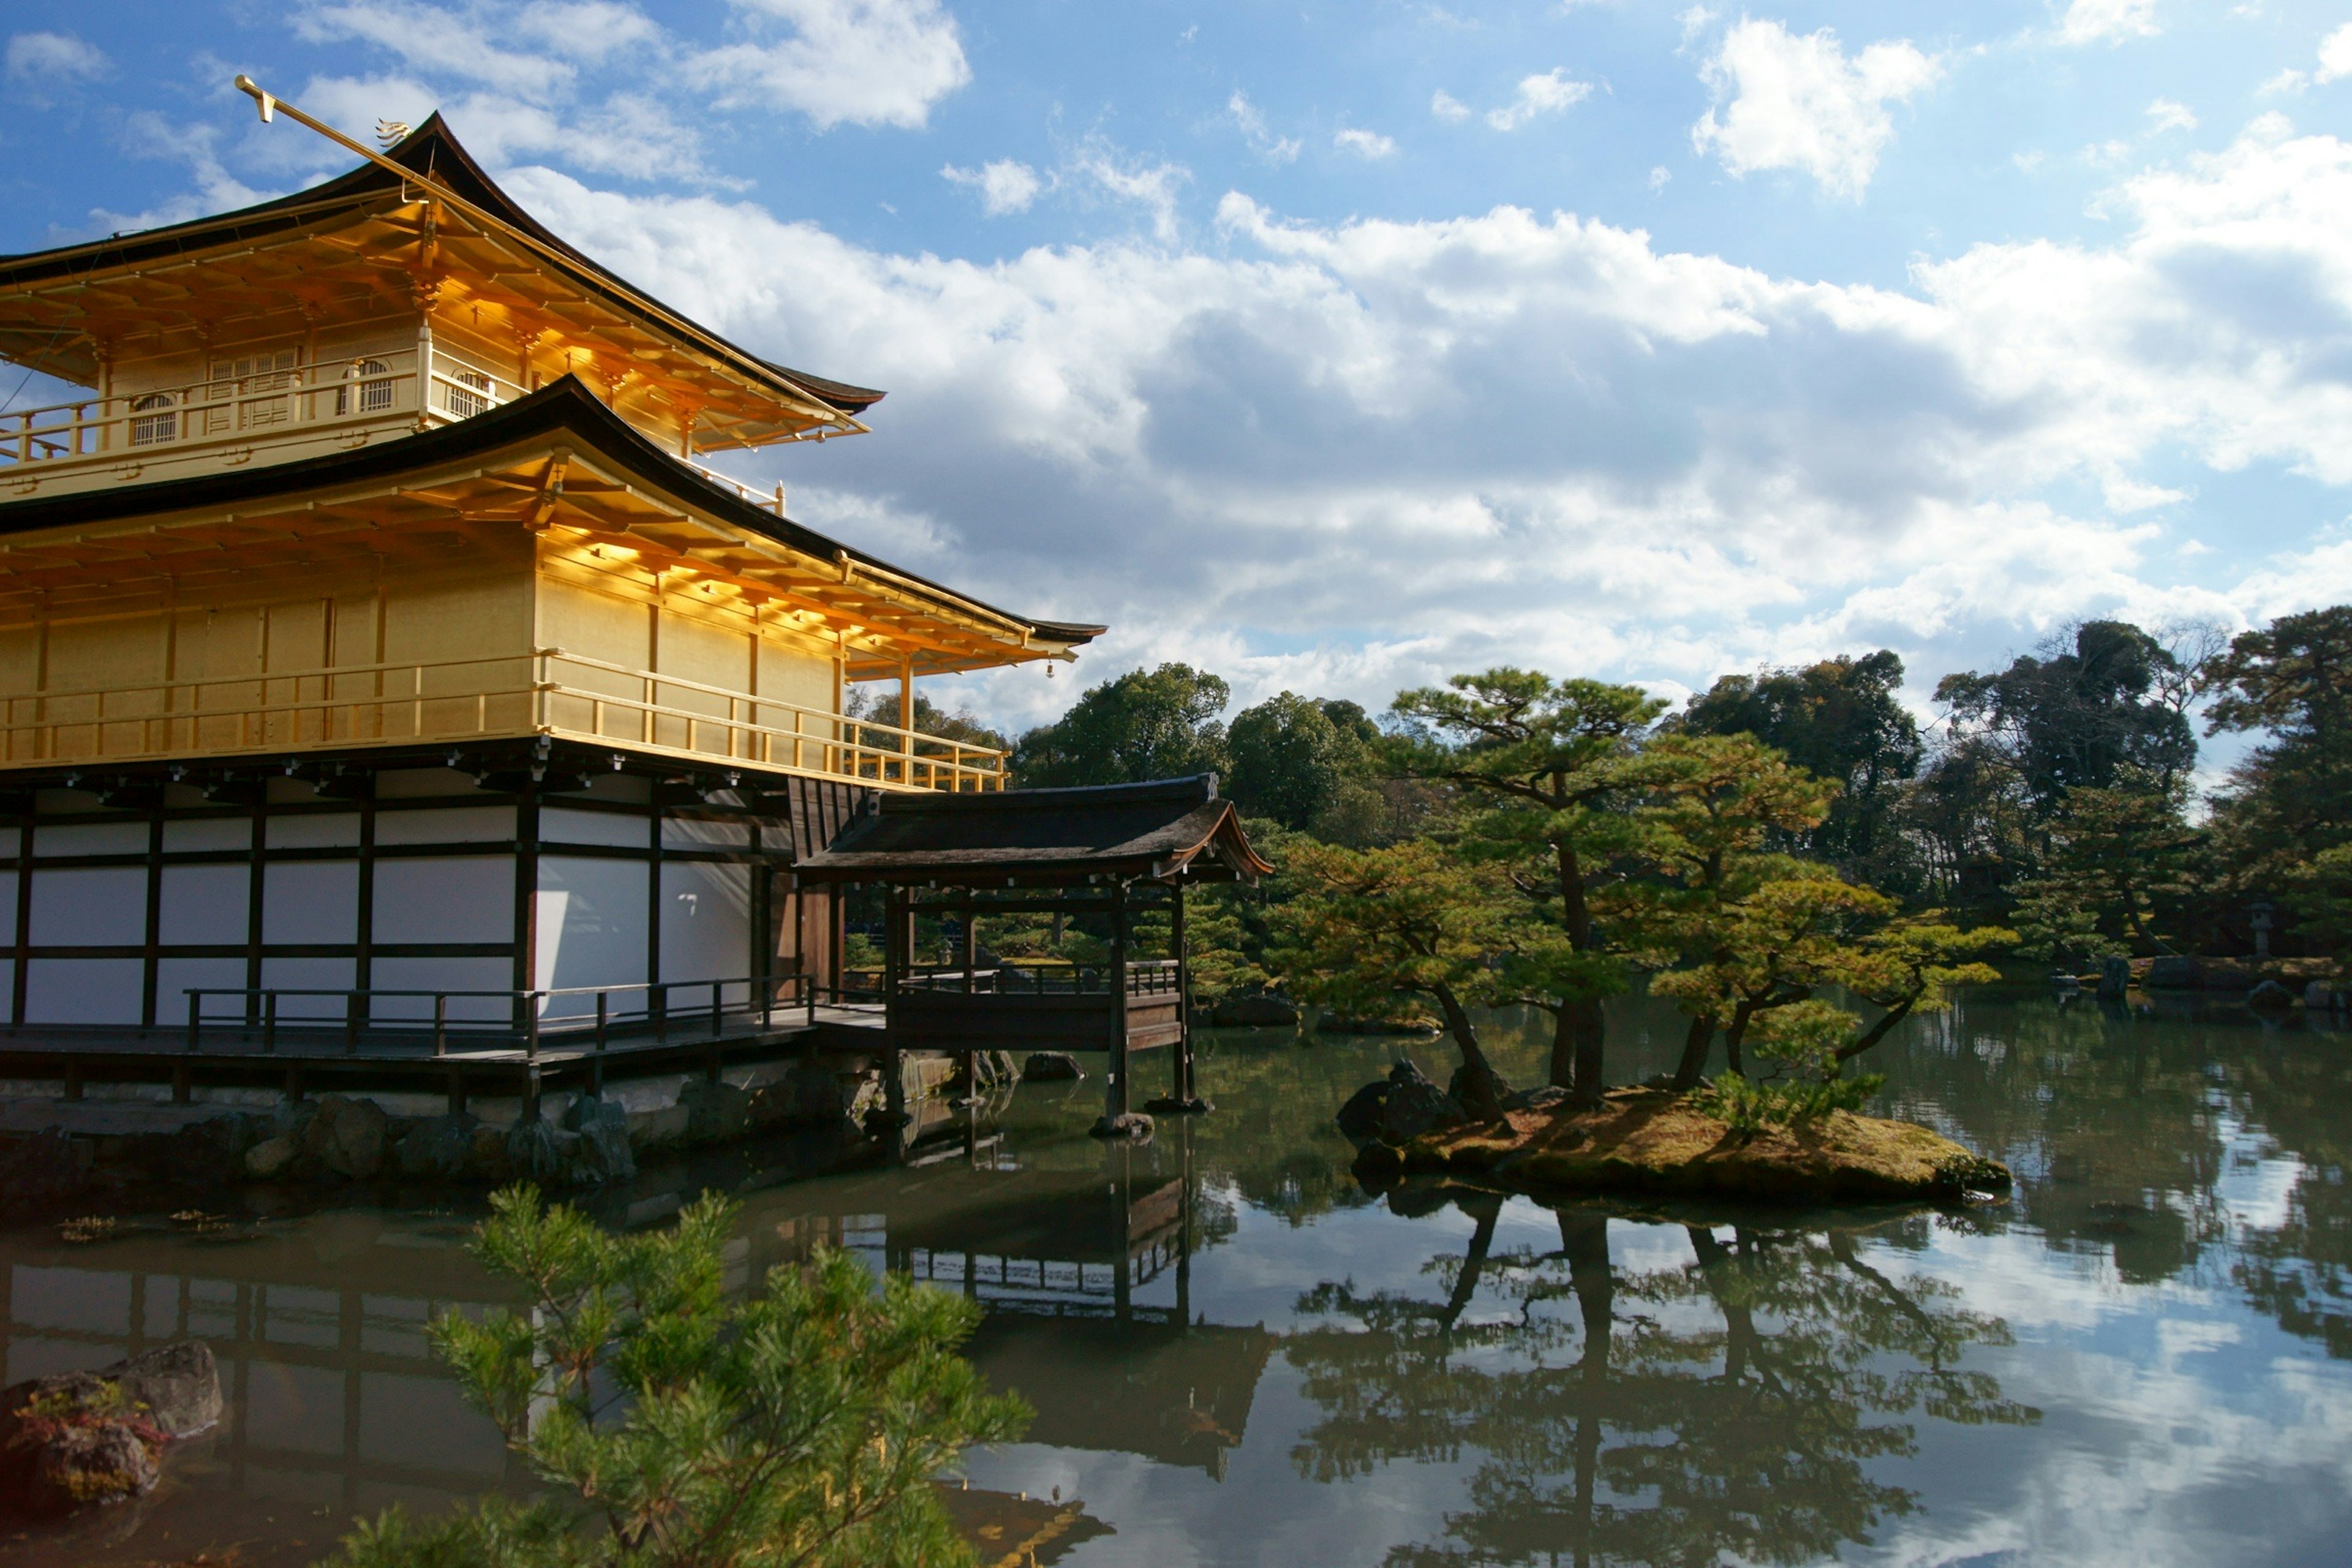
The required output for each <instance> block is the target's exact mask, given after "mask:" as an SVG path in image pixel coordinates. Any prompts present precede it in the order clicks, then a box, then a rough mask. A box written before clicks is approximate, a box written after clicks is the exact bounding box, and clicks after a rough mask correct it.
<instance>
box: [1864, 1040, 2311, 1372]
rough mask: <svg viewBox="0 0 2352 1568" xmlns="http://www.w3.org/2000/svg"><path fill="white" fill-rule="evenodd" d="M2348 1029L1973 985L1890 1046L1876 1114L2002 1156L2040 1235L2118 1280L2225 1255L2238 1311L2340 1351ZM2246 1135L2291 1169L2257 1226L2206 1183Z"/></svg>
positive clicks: (2161, 1275) (2183, 1269)
mask: <svg viewBox="0 0 2352 1568" xmlns="http://www.w3.org/2000/svg"><path fill="white" fill-rule="evenodd" d="M2346 1045H2347V1041H2346V1038H2345V1037H2344V1036H2343V1035H2342V1034H2341V1033H2340V1032H2329V1031H2323V1030H2319V1029H2315V1028H2313V1027H2311V1026H2308V1025H2307V1024H2306V1023H2305V1021H2304V1020H2302V1019H2299V1018H2293V1017H2291V1018H2289V1019H2287V1020H2286V1021H2285V1023H2284V1026H2281V1025H2279V1024H2276V1023H2260V1022H2257V1021H2255V1020H2254V1019H2253V1018H2252V1016H2250V1015H2248V1014H2246V1013H2244V1012H2242V1011H2239V1012H2234V1013H2231V1012H2223V1011H2221V1009H2220V1008H2219V1007H2218V1006H2214V1005H2210V1004H2200V1011H2199V1012H2197V1013H2191V1012H2190V1011H2189V1005H2187V1004H2185V1003H2179V1002H2172V1001H2171V1000H2170V999H2168V1002H2167V1005H2166V1010H2165V1012H2163V1013H2160V1014H2158V1015H2155V1016H2150V1015H2148V1014H2146V1013H2141V1012H2137V1011H2132V1012H2126V1011H2124V1010H2122V1009H2120V1008H2116V1009H2101V1008H2099V1007H2098V1006H2096V1005H2093V1004H2091V1003H2089V1002H2087V1001H2084V1002H2078V1003H2076V1004H2074V1005H2070V1006H2063V1007H2062V1006H2059V1005H2055V1004H2053V1002H2051V1001H2050V1000H2048V999H2046V998H2035V999H2032V1000H2022V1001H2021V1000H2020V999H2018V998H2015V997H2002V996H1998V995H1992V996H1972V997H1969V998H1966V999H1964V1001H1963V1003H1962V1005H1961V1006H1960V1007H1959V1008H1958V1009H1957V1010H1956V1011H1955V1012H1954V1013H1952V1014H1949V1015H1947V1016H1944V1017H1942V1018H1939V1019H1934V1020H1929V1021H1928V1022H1927V1024H1926V1025H1924V1026H1922V1027H1921V1028H1919V1029H1918V1030H1916V1031H1914V1032H1913V1033H1912V1034H1911V1035H1910V1037H1909V1038H1908V1039H1907V1041H1906V1044H1905V1047H1904V1048H1903V1051H1902V1054H1901V1057H1900V1058H1899V1059H1898V1060H1895V1061H1894V1062H1892V1063H1890V1064H1889V1065H1890V1066H1891V1067H1892V1068H1893V1069H1894V1072H1893V1077H1894V1080H1895V1081H1894V1084H1893V1100H1894V1113H1895V1114H1896V1115H1902V1116H1910V1117H1914V1118H1916V1120H1919V1121H1927V1122H1928V1123H1929V1124H1930V1125H1937V1126H1942V1127H1944V1128H1945V1129H1946V1130H1947V1131H1950V1132H1951V1133H1952V1134H1953V1135H1954V1136H1956V1137H1958V1138H1959V1139H1961V1140H1962V1141H1963V1142H1967V1143H1969V1145H1970V1146H1972V1147H1975V1148H1979V1149H1982V1150H1984V1151H1985V1152H1988V1153H1991V1154H1993V1155H1995V1156H1997V1157H1999V1158H2001V1159H2005V1160H2008V1161H2009V1162H2010V1163H2011V1165H2012V1166H2013V1167H2014V1168H2015V1170H2016V1171H2017V1173H2018V1180H2019V1195H2020V1197H2021V1200H2022V1203H2021V1207H2022V1209H2023V1211H2024V1214H2025V1215H2026V1217H2027V1218H2029V1219H2030V1220H2031V1221H2032V1223H2033V1224H2034V1225H2035V1226H2038V1227H2039V1228H2040V1229H2041V1230H2042V1232H2043V1233H2044V1234H2045V1235H2046V1236H2047V1237H2049V1238H2050V1239H2051V1241H2052V1243H2053V1245H2054V1246H2056V1247H2060V1248H2062V1249H2064V1250H2070V1251H2084V1252H2096V1253H2104V1254H2107V1255H2109V1256H2111V1257H2112V1258H2113V1259H2114V1262H2115V1268H2116V1273H2117V1274H2118V1275H2119V1276H2121V1277H2122V1278H2123V1279H2125V1280H2126V1281H2128V1282H2132V1283H2148V1282H2153V1281H2157V1280H2162V1279H2172V1278H2174V1277H2176V1276H2179V1275H2181V1274H2183V1273H2187V1272H2190V1271H2192V1270H2195V1269H2197V1268H2200V1265H2209V1267H2210V1268H2211V1269H2212V1271H2213V1272H2215V1273H2216V1274H2218V1273H2219V1271H2220V1267H2221V1266H2223V1265H2226V1267H2227V1268H2228V1270H2229V1274H2230V1277H2231V1279H2233V1280H2234V1281H2235V1283H2236V1284H2237V1285H2238V1287H2239V1288H2240V1289H2242V1290H2243V1291H2244V1292H2245V1294H2246V1296H2247V1298H2248V1300H2250V1301H2251V1302H2252V1305H2253V1306H2254V1307H2255V1309H2256V1310H2259V1311H2262V1312H2264V1313H2266V1314H2268V1315H2269V1316H2271V1317H2272V1318H2273V1319H2274V1320H2275V1321H2277V1322H2278V1323H2279V1325H2280V1326H2281V1327H2282V1328H2284V1329H2285V1330H2286V1331H2288V1332H2290V1333H2294V1334H2299V1335H2303V1336H2305V1337H2308V1338H2312V1339H2315V1340H2318V1341H2319V1342H2322V1343H2323V1344H2325V1345H2326V1348H2327V1351H2328V1352H2329V1353H2330V1354H2332V1355H2336V1356H2347V1357H2352V1181H2347V1171H2352V1134H2347V1126H2352V1122H2347V1113H2352V1051H2347V1049H2346V1048H2345V1047H2346ZM2249 1134H2251V1135H2252V1140H2253V1141H2254V1142H2255V1143H2256V1144H2257V1145H2258V1146H2260V1147H2262V1150H2263V1153H2264V1154H2265V1155H2266V1156H2269V1157H2273V1158H2291V1159H2294V1160H2295V1161H2296V1162H2297V1163H2299V1164H2300V1165H2301V1167H2302V1169H2301V1171H2300V1173H2298V1174H2297V1175H2296V1176H2295V1178H2294V1182H2293V1184H2292V1185H2291V1187H2290V1188H2289V1190H2288V1193H2287V1194H2286V1204H2285V1215H2284V1219H2283V1221H2281V1222H2280V1223H2278V1224H2276V1225H2269V1224H2263V1223H2247V1222H2245V1221H2244V1220H2242V1219H2241V1220H2239V1221H2237V1222H2235V1223H2234V1224H2233V1222H2232V1218H2231V1214H2230V1212H2229V1208H2228V1206H2227V1205H2225V1204H2224V1203H2223V1202H2222V1201H2221V1191H2220V1184H2221V1181H2222V1178H2223V1177H2224V1176H2225V1175H2227V1174H2228V1173H2229V1170H2230V1166H2231V1142H2232V1140H2233V1138H2239V1137H2245V1136H2247V1135H2249ZM2217 1250H2218V1253H2219V1257H2218V1258H2216V1254H2217ZM2217 1282H2218V1280H2217Z"/></svg>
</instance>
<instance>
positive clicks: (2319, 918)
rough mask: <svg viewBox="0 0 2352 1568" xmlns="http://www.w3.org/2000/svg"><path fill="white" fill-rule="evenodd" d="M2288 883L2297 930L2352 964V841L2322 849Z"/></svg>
mask: <svg viewBox="0 0 2352 1568" xmlns="http://www.w3.org/2000/svg"><path fill="white" fill-rule="evenodd" d="M2285 882H2286V887H2285V891H2286V898H2287V903H2288V906H2289V907H2290V908H2291V909H2293V910H2294V913H2295V918H2296V921H2297V924H2298V929H2300V930H2301V931H2303V932H2304V934H2305V935H2306V936H2307V937H2308V938H2309V939H2310V940H2311V941H2312V942H2314V943H2315V944H2317V945H2318V946H2319V947H2320V948H2321V949H2322V951H2324V952H2330V953H2333V954H2334V955H2335V957H2336V962H2337V963H2343V964H2347V965H2352V844H2339V845H2337V846H2336V847H2335V848H2333V849H2323V850H2321V851H2320V852H2319V853H2318V854H2317V855H2315V856H2314V857H2313V858H2311V860H2310V861H2309V863H2307V864H2305V865H2303V866H2298V867H2296V868H2294V871H2293V872H2292V873H2290V874H2289V876H2288V877H2287V878H2286V879H2285Z"/></svg>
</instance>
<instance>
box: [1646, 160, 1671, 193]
mask: <svg viewBox="0 0 2352 1568" xmlns="http://www.w3.org/2000/svg"><path fill="white" fill-rule="evenodd" d="M1674 177H1675V172H1674V171H1673V170H1672V169H1669V168H1667V167H1666V166H1665V165H1664V163H1660V164H1659V165H1658V166H1657V167H1656V168H1654V169H1652V170H1651V171H1650V190H1651V192H1652V194H1655V193H1657V192H1659V191H1663V190H1664V189H1665V188H1666V185H1667V183H1668V182H1669V181H1671V180H1673V178H1674Z"/></svg>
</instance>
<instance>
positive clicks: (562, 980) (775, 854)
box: [0, 769, 835, 1028]
mask: <svg viewBox="0 0 2352 1568" xmlns="http://www.w3.org/2000/svg"><path fill="white" fill-rule="evenodd" d="M362 779H364V780H365V781H366V783H365V784H361V785H360V786H359V787H360V788H362V789H363V790H365V791H367V792H368V794H369V795H370V797H369V798H365V799H357V800H352V799H335V798H331V797H327V796H322V795H320V794H319V793H318V790H317V788H316V787H315V786H314V785H313V784H310V783H307V782H305V781H303V780H300V779H298V778H293V777H282V778H274V779H270V780H268V781H267V787H266V788H264V789H260V790H259V791H258V792H257V794H258V795H259V798H257V799H254V800H252V801H251V802H249V803H247V804H245V805H217V804H213V803H208V802H206V801H205V799H204V798H203V797H202V796H201V795H197V794H196V793H195V792H194V790H193V789H184V788H182V787H180V786H177V785H174V786H172V787H171V788H169V789H166V790H163V791H162V792H160V799H159V801H158V802H157V804H154V805H150V806H148V807H147V808H145V809H142V810H128V809H112V810H108V809H104V808H100V807H99V806H98V805H97V803H96V801H95V800H94V798H92V797H90V796H88V795H79V794H78V793H77V792H70V791H62V790H58V791H46V790H45V791H43V792H41V795H40V798H39V803H38V806H37V809H36V810H34V811H32V812H30V813H26V814H24V815H21V816H18V817H17V818H16V821H15V823H14V825H13V826H0V981H5V984H6V986H7V989H6V991H5V998H6V1006H7V1016H8V1022H9V1023H10V1024H11V1025H12V1026H26V1025H81V1026H117V1027H120V1026H152V1027H160V1028H171V1027H174V1026H184V1024H185V1022H186V1019H187V1009H188V995H187V993H188V991H189V990H190V989H191V988H203V989H211V990H221V991H253V990H258V989H261V988H282V989H297V990H316V991H328V992H344V991H349V990H352V989H359V990H370V991H374V992H378V993H383V992H397V991H417V992H432V991H484V992H500V993H507V992H512V991H518V990H520V991H530V990H542V989H563V988H569V987H578V986H635V985H644V984H649V983H669V984H673V985H677V984H680V983H700V982H717V983H721V994H722V996H723V999H724V1000H725V1001H726V1003H727V1004H728V1005H730V1006H731V1005H740V1004H742V1003H743V1002H745V1001H747V1000H750V999H751V994H752V993H753V991H754V990H755V989H757V988H759V987H762V986H766V987H769V988H771V989H772V990H783V991H787V992H788V991H789V989H790V982H791V977H793V976H796V975H805V976H810V977H813V978H817V979H824V978H828V970H829V966H830V963H831V961H832V955H833V953H834V952H835V942H834V940H833V934H834V930H835V920H834V916H833V906H832V903H831V901H830V900H829V899H826V898H825V897H824V895H822V894H820V893H816V892H814V891H811V892H807V893H803V892H802V891H800V890H798V889H795V888H794V887H793V881H792V877H791V872H790V870H789V869H788V868H789V865H790V862H791V860H792V858H793V853H794V846H793V837H792V830H791V826H790V824H789V823H788V822H787V821H785V820H782V818H779V817H777V816H770V815H763V814H762V813H761V811H760V810H758V809H755V808H747V807H745V806H743V805H730V804H728V801H729V800H731V799H733V798H735V797H733V796H725V797H722V798H721V799H720V800H719V802H718V803H716V804H714V803H712V802H709V801H692V800H689V801H688V802H686V803H677V802H672V801H667V800H664V799H662V798H661V796H662V795H663V793H664V790H663V786H662V785H661V784H660V783H659V782H658V781H656V780H651V779H647V778H644V777H641V776H636V775H631V774H625V773H613V774H611V775H610V776H609V777H600V778H597V779H595V780H593V781H592V782H591V784H590V786H589V787H588V788H586V789H583V790H577V791H570V792H565V793H562V794H549V795H544V796H542V795H539V794H537V793H536V792H535V791H532V790H529V789H525V790H522V791H520V792H516V793H512V794H507V795H500V794H497V793H494V792H488V791H485V790H483V789H480V788H478V787H477V786H476V784H475V782H474V780H473V779H471V778H470V777H468V776H467V774H466V773H463V772H460V771H458V770H455V769H404V770H392V771H388V772H384V773H376V774H360V773H348V774H345V775H342V776H341V779H339V780H338V781H336V782H337V783H338V784H341V785H342V787H346V788H349V787H352V781H354V780H362ZM668 995H669V1005H671V1006H673V1007H688V1008H691V1007H695V1006H700V1005H708V992H707V991H701V992H698V993H696V992H687V991H684V990H682V989H680V990H673V991H672V992H670V993H669V994H668ZM595 1000H596V999H595V998H594V997H593V996H552V997H547V998H543V999H542V1000H541V1002H540V1004H539V1006H540V1009H541V1018H542V1021H547V1022H553V1021H558V1020H561V1019H563V1018H566V1017H577V1016H593V1013H594V1009H595ZM249 1005H250V1006H257V1005H259V1004H258V1003H251V1004H248V1002H247V999H246V998H244V997H239V996H231V995H219V996H213V997H210V998H207V999H206V1001H205V1015H206V1016H207V1017H222V1018H227V1017H235V1016H243V1014H244V1013H245V1012H246V1010H247V1007H248V1006H249ZM350 1005H351V1003H350V1001H349V999H348V998H346V997H343V996H340V995H318V996H297V995H286V996H282V997H280V998H279V1001H278V1016H279V1017H280V1018H282V1019H286V1020H289V1021H290V1020H298V1019H302V1018H306V1017H307V1018H332V1019H336V1020H339V1021H340V1020H341V1019H343V1018H345V1017H346V1016H347V1009H348V1008H349V1007H350ZM608 1005H609V1007H610V1009H611V1012H612V1014H613V1016H629V1015H631V1014H642V1013H643V1012H644V1011H645V1010H646V1006H647V1002H646V994H644V993H641V992H640V993H629V994H615V995H614V996H613V997H610V998H608ZM365 1006H366V1012H365V1013H364V1014H363V1018H364V1019H367V1020H373V1021H392V1020H398V1019H404V1018H411V1019H418V1020H422V1019H426V1018H430V1017H431V1016H432V1014H433V1006H434V1004H433V1001H432V998H431V997H430V996H397V995H383V994H378V995H375V996H373V997H372V998H370V999H369V1000H368V1002H367V1003H366V1004H365ZM446 1006H447V1008H448V1012H447V1016H448V1017H449V1018H450V1019H451V1020H452V1021H473V1020H478V1021H484V1022H506V1021H509V1013H510V1010H511V1006H512V1004H511V1002H510V1001H509V999H507V998H505V997H472V998H467V997H451V998H449V1000H448V1002H447V1003H446Z"/></svg>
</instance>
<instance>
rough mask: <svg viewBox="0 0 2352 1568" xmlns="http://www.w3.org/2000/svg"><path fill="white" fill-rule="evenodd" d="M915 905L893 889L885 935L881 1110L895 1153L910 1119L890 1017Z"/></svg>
mask: <svg viewBox="0 0 2352 1568" xmlns="http://www.w3.org/2000/svg"><path fill="white" fill-rule="evenodd" d="M912 905H913V900H912V898H911V897H909V895H908V892H907V889H904V888H900V887H897V886H895V885H894V886H893V887H892V888H891V889H890V890H889V909H888V913H887V916H886V917H885V928H884V931H883V933H882V1108H883V1110H884V1112H885V1114H886V1116H887V1119H888V1121H889V1123H890V1128H889V1136H890V1142H891V1146H892V1147H893V1149H896V1148H897V1147H898V1143H899V1138H898V1129H899V1128H900V1127H901V1126H903V1125H905V1122H906V1119H907V1077H906V1073H905V1071H904V1070H903V1068H902V1067H901V1065H900V1062H899V1057H898V1026H897V1021H896V1020H895V1019H893V1018H892V1017H891V1014H892V1013H893V1012H894V1011H896V1010H897V1009H898V988H899V986H900V985H901V984H903V983H904V981H905V977H906V973H907V968H908V951H909V949H910V948H911V946H912V945H913V939H914V932H915V928H914V921H915V913H914V910H913V907H912Z"/></svg>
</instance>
